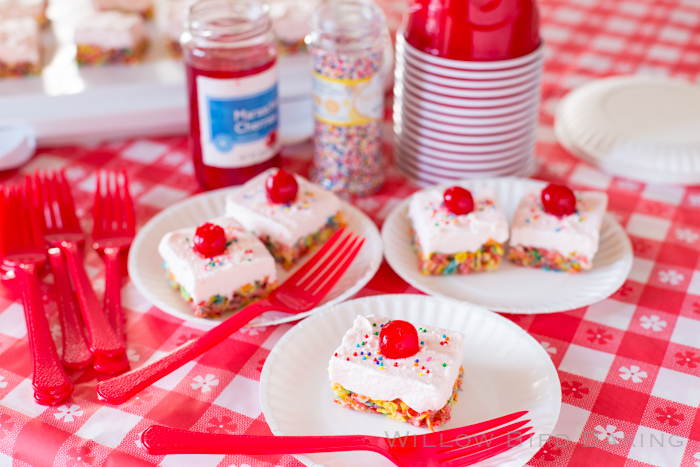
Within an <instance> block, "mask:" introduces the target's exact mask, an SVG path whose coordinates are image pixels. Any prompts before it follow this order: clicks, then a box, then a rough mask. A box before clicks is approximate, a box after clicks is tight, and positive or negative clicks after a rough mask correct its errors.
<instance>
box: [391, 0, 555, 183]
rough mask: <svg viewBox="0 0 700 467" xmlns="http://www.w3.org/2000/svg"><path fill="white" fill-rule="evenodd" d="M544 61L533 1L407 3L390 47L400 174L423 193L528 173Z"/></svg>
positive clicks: (432, 0)
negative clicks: (447, 184)
mask: <svg viewBox="0 0 700 467" xmlns="http://www.w3.org/2000/svg"><path fill="white" fill-rule="evenodd" d="M542 61H543V51H542V45H541V43H540V39H539V16H538V12H537V7H536V5H535V4H534V3H533V0H490V1H489V0H462V1H461V2H455V1H453V0H415V3H413V4H412V5H411V6H410V8H409V13H408V15H407V18H406V21H405V23H404V28H403V29H402V30H400V31H399V32H398V34H397V41H396V70H395V86H394V96H395V101H394V102H395V103H394V131H395V135H396V162H397V164H398V166H399V167H400V168H401V169H402V170H403V171H404V172H405V173H406V174H407V175H408V176H409V177H411V178H413V179H414V180H416V181H418V182H422V183H426V184H432V183H439V182H442V181H446V180H455V179H462V178H483V177H497V176H506V175H528V174H529V173H531V172H532V170H533V166H534V148H535V132H536V128H537V117H538V107H539V96H540V80H541V75H542Z"/></svg>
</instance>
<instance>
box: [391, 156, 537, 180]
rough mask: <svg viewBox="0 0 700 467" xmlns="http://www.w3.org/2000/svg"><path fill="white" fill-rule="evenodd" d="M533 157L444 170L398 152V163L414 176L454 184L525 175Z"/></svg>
mask: <svg viewBox="0 0 700 467" xmlns="http://www.w3.org/2000/svg"><path fill="white" fill-rule="evenodd" d="M531 154H532V153H531ZM533 159H534V158H533V157H529V155H526V157H525V158H523V159H520V160H518V161H516V162H512V163H508V164H504V165H502V166H498V167H491V168H481V169H480V168H475V169H469V170H457V169H450V170H443V169H438V168H435V167H434V166H432V165H429V164H426V163H418V162H416V161H415V160H412V159H410V158H409V157H406V156H404V155H403V154H401V153H398V154H397V158H396V165H397V166H399V168H401V169H402V170H404V171H405V172H408V173H411V174H412V177H416V178H419V179H421V180H424V181H429V182H432V184H436V183H444V182H446V181H451V183H452V184H454V183H455V181H459V180H463V179H470V180H471V179H485V178H495V177H508V176H525V174H529V173H530V172H529V170H530V169H531V166H532V164H533Z"/></svg>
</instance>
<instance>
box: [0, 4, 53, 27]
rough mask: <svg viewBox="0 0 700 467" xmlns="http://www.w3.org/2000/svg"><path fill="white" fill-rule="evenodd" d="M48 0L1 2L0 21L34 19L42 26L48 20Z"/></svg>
mask: <svg viewBox="0 0 700 467" xmlns="http://www.w3.org/2000/svg"><path fill="white" fill-rule="evenodd" d="M46 4H47V1H46V0H0V19H10V18H25V17H30V18H34V19H35V20H36V22H37V23H39V25H40V26H43V25H44V24H45V23H46V21H47V19H46Z"/></svg>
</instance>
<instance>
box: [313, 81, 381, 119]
mask: <svg viewBox="0 0 700 467" xmlns="http://www.w3.org/2000/svg"><path fill="white" fill-rule="evenodd" d="M313 96H314V98H313V105H314V117H316V119H318V120H320V121H322V122H325V123H330V124H333V125H345V126H350V125H361V124H364V123H370V122H376V121H379V120H381V119H382V118H383V117H384V88H383V86H382V76H381V73H376V74H374V75H372V76H369V77H367V78H363V79H354V80H347V79H346V80H342V79H332V78H327V77H325V76H321V75H319V74H318V73H314V80H313Z"/></svg>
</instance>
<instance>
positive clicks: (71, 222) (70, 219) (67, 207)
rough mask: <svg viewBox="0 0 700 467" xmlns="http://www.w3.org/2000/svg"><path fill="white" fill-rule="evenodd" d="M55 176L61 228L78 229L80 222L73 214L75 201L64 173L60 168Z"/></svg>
mask: <svg viewBox="0 0 700 467" xmlns="http://www.w3.org/2000/svg"><path fill="white" fill-rule="evenodd" d="M55 176H56V179H57V181H58V186H59V192H60V194H61V198H60V199H61V201H60V202H59V205H60V208H61V222H62V223H63V228H70V229H72V230H80V222H79V221H78V216H77V215H76V214H75V203H74V202H73V195H71V192H70V187H69V186H68V180H66V174H65V172H64V171H63V170H61V171H60V172H58V173H57V174H55Z"/></svg>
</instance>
